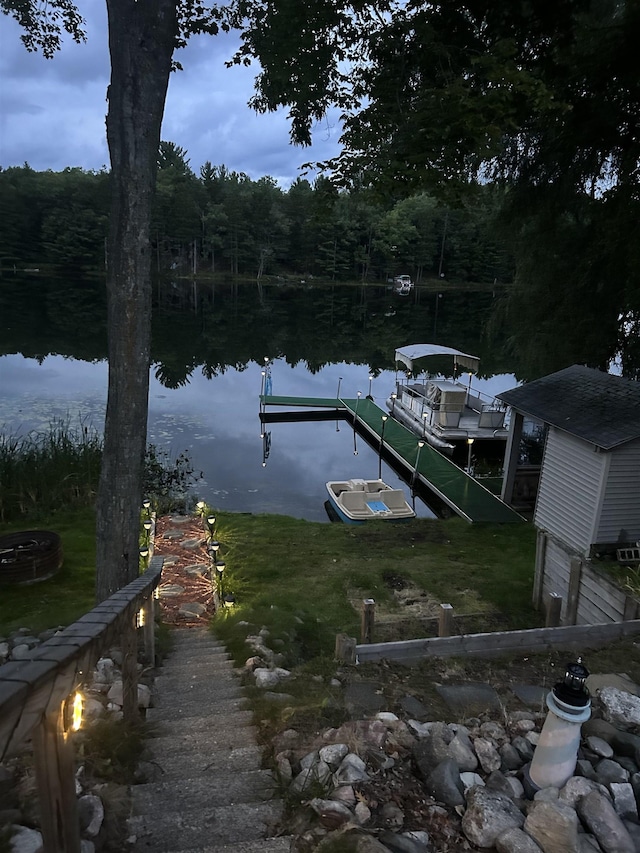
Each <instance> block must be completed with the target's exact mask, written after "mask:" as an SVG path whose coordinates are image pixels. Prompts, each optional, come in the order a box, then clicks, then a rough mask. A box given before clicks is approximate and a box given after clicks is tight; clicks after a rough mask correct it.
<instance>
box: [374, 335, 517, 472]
mask: <svg viewBox="0 0 640 853" xmlns="http://www.w3.org/2000/svg"><path fill="white" fill-rule="evenodd" d="M438 356H440V357H441V358H440V361H439V362H438V361H437V358H438ZM443 356H444V357H445V359H446V360H447V361H448V363H449V365H450V369H449V371H446V372H445V373H444V374H443V373H437V372H435V373H432V374H430V373H428V372H427V369H426V368H427V366H428V364H429V363H431V364H443V360H442V357H443ZM395 363H396V387H395V390H394V391H393V393H392V394H391V396H390V397H389V398H388V400H387V408H388V409H389V412H390V413H391V416H392V417H393V418H395V419H396V420H397V421H399V422H400V423H401V424H403V426H405V427H407V429H410V430H411V431H412V432H414V433H415V434H416V435H418V436H420V437H421V438H423V439H424V440H425V441H427V442H428V443H429V444H430V445H431V446H432V447H435V448H436V449H437V450H439V451H441V452H442V453H445V454H446V455H448V456H451V455H452V454H453V452H454V450H455V449H456V446H460V445H465V444H466V445H468V446H471V445H472V444H473V443H474V442H475V441H483V442H485V441H486V442H492V443H495V442H501V443H502V444H504V443H505V442H506V439H507V430H506V427H505V415H506V411H507V407H506V406H505V405H504V404H503V403H501V402H500V401H499V400H496V399H495V398H494V397H490V396H489V395H486V394H483V393H481V392H480V391H477V390H475V389H473V388H472V387H471V377H472V375H473V374H475V373H477V372H478V368H479V365H480V359H479V358H478V357H477V356H475V355H469V354H468V353H464V352H461V351H460V350H457V349H453V348H452V347H445V346H440V345H438V344H413V345H411V346H406V347H401V348H400V349H397V350H396V352H395ZM445 363H446V362H445ZM399 365H401V366H402V367H403V368H404V373H405V377H404V378H399V373H398V372H397V371H398V366H399ZM465 372H466V373H468V375H469V380H468V384H466V385H464V384H462V382H460V381H459V380H458V378H457V377H458V374H459V373H465ZM416 374H418V376H417V377H416ZM420 374H422V376H420Z"/></svg>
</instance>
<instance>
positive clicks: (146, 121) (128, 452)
mask: <svg viewBox="0 0 640 853" xmlns="http://www.w3.org/2000/svg"><path fill="white" fill-rule="evenodd" d="M107 11H108V15H109V51H110V54H111V82H110V85H109V90H108V101H109V111H108V115H107V141H108V144H109V152H110V155H111V178H112V204H111V218H110V235H109V253H108V270H107V328H108V336H109V350H108V351H109V393H108V398H107V413H106V420H105V435H104V454H103V460H102V473H101V477H100V486H99V490H98V500H97V525H96V532H97V546H96V550H97V553H96V597H97V600H98V601H102V600H103V599H105V598H107V597H108V596H109V595H111V594H112V593H113V592H115V591H116V590H117V589H119V588H120V587H122V586H124V585H125V584H127V583H129V582H130V581H131V580H133V579H134V578H135V577H137V575H138V571H139V530H140V504H141V499H142V494H141V490H142V465H143V459H144V451H145V447H146V440H147V409H148V398H149V365H150V346H151V344H150V341H151V247H150V239H149V237H150V220H151V203H152V198H153V192H154V188H155V177H156V168H157V157H158V148H159V145H160V126H161V124H162V116H163V113H164V104H165V99H166V95H167V87H168V83H169V73H170V70H171V57H172V55H173V49H174V45H175V37H176V31H177V21H176V0H107Z"/></svg>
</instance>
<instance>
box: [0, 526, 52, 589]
mask: <svg viewBox="0 0 640 853" xmlns="http://www.w3.org/2000/svg"><path fill="white" fill-rule="evenodd" d="M61 566H62V542H61V541H60V537H59V536H58V534H57V533H52V532H51V531H48V530H25V531H23V532H21V533H8V534H7V535H5V536H0V584H5V583H11V584H27V583H36V582H37V581H43V580H46V579H47V578H50V577H51V576H52V575H55V574H56V572H57V571H58V570H59V569H60V567H61Z"/></svg>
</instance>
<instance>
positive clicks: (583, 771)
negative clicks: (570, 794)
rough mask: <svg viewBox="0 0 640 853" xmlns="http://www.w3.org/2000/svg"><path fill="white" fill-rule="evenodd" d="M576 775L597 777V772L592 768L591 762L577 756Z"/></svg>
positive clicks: (587, 777)
mask: <svg viewBox="0 0 640 853" xmlns="http://www.w3.org/2000/svg"><path fill="white" fill-rule="evenodd" d="M576 776H584V777H585V778H586V779H593V780H595V779H597V777H598V774H597V773H596V771H595V770H594V769H593V764H592V763H591V762H590V761H587V760H586V759H584V758H579V759H578V761H577V762H576Z"/></svg>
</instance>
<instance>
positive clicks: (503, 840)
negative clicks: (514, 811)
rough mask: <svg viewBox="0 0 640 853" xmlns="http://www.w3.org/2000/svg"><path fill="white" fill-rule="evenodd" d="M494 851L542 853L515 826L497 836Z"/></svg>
mask: <svg viewBox="0 0 640 853" xmlns="http://www.w3.org/2000/svg"><path fill="white" fill-rule="evenodd" d="M496 850H497V851H498V853H542V848H541V847H538V845H537V844H536V842H535V841H534V840H533V838H531V836H530V835H527V833H526V832H523V831H522V830H521V829H518V828H517V827H515V826H514V827H513V828H512V829H507V830H506V831H505V832H503V833H502V834H501V835H499V836H498V838H497V839H496Z"/></svg>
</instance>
